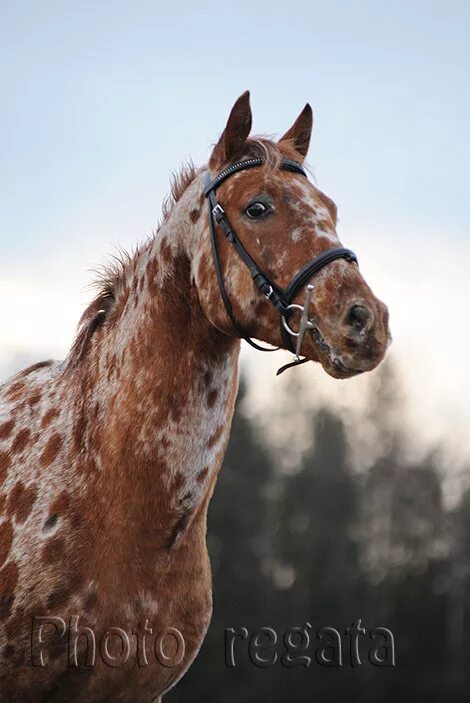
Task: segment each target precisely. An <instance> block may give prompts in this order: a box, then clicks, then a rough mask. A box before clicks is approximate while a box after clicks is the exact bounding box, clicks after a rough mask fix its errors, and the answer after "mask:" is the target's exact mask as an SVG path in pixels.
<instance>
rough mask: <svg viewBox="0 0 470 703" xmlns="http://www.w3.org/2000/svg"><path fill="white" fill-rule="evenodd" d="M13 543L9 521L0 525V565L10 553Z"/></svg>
mask: <svg viewBox="0 0 470 703" xmlns="http://www.w3.org/2000/svg"><path fill="white" fill-rule="evenodd" d="M12 542H13V528H12V526H11V522H10V520H7V521H6V522H2V524H1V525H0V564H3V562H4V561H6V558H7V557H8V554H9V553H10V548H11V544H12Z"/></svg>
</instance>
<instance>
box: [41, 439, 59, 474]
mask: <svg viewBox="0 0 470 703" xmlns="http://www.w3.org/2000/svg"><path fill="white" fill-rule="evenodd" d="M62 444H63V439H62V437H61V436H60V434H59V433H58V432H55V433H54V434H53V435H52V436H51V437H49V439H48V440H47V444H46V446H45V447H44V449H43V451H42V453H41V457H40V461H41V464H42V465H43V466H49V464H51V463H52V462H53V461H54V459H55V458H56V457H57V454H58V453H59V451H60V448H61V447H62Z"/></svg>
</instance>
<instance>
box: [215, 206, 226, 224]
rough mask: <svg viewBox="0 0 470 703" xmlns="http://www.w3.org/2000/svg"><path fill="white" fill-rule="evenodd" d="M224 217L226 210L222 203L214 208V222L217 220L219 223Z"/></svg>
mask: <svg viewBox="0 0 470 703" xmlns="http://www.w3.org/2000/svg"><path fill="white" fill-rule="evenodd" d="M224 215H225V210H224V208H223V207H222V205H221V204H220V203H217V205H215V206H214V207H213V208H212V216H213V218H214V220H215V221H216V222H217V223H219V222H220V220H221V219H222V218H223V216H224Z"/></svg>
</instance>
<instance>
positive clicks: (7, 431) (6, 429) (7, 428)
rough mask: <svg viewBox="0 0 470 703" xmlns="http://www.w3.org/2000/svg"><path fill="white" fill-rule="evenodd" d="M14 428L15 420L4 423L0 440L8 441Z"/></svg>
mask: <svg viewBox="0 0 470 703" xmlns="http://www.w3.org/2000/svg"><path fill="white" fill-rule="evenodd" d="M14 426H15V421H14V420H7V421H6V422H2V424H1V425H0V439H6V438H7V437H9V436H10V435H11V432H12V430H13V428H14Z"/></svg>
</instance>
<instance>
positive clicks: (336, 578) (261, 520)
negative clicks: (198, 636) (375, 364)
mask: <svg viewBox="0 0 470 703" xmlns="http://www.w3.org/2000/svg"><path fill="white" fill-rule="evenodd" d="M377 378H378V379H379V382H378V384H377V387H376V389H375V393H374V397H373V399H371V404H370V411H369V420H368V421H369V423H370V424H371V427H373V430H374V433H375V448H376V452H375V458H374V460H373V461H372V462H371V465H370V466H369V467H368V468H367V469H364V470H361V471H358V470H357V468H356V467H355V466H354V462H353V460H352V457H351V451H350V445H349V442H348V422H347V419H345V417H344V414H342V415H341V414H339V413H335V412H333V411H332V410H331V409H328V408H320V409H319V410H318V409H317V410H315V411H313V410H310V411H308V414H307V416H306V410H305V407H304V406H303V405H302V403H301V402H295V400H296V399H297V398H298V395H301V390H302V389H301V388H300V387H298V388H294V389H293V390H292V392H291V393H290V395H289V399H286V403H285V412H286V418H285V421H286V423H290V424H291V426H293V427H295V426H296V425H297V424H298V425H299V426H302V427H305V428H306V430H305V431H304V434H306V436H305V437H304V438H303V439H304V441H303V447H304V448H303V449H302V452H301V453H300V454H299V461H298V462H297V464H296V465H295V466H294V467H293V468H292V467H291V469H290V470H285V468H284V469H283V467H282V462H281V461H278V460H277V459H276V456H273V454H272V452H270V450H269V442H267V441H266V438H265V437H264V436H263V432H261V431H260V428H259V426H258V425H257V424H256V422H254V421H253V420H251V421H250V420H249V419H248V417H247V415H246V414H245V413H244V412H243V410H242V408H243V400H244V387H243V383H242V385H241V391H240V394H239V401H238V410H237V412H236V415H235V419H234V424H233V429H232V434H231V439H230V443H229V447H228V450H227V454H226V457H225V461H224V466H223V468H222V471H221V473H220V476H219V480H218V484H217V487H216V490H215V493H214V497H213V499H212V503H211V506H210V510H209V520H208V545H209V552H210V556H211V562H212V570H213V581H214V614H213V620H212V624H211V627H210V629H209V632H208V634H207V637H206V640H205V642H204V644H203V646H202V649H201V652H200V653H199V656H198V658H197V659H196V661H195V663H194V664H193V666H192V667H191V669H190V671H189V672H188V674H187V675H186V676H185V677H184V678H183V680H182V681H181V682H180V683H179V684H178V685H177V686H176V687H175V689H174V690H173V691H171V692H170V693H169V694H168V695H167V696H165V701H166V702H167V703H180V702H181V703H183V702H184V703H187V702H188V701H191V703H198V702H201V703H220V702H221V701H224V703H232V702H233V703H240V701H243V702H245V701H246V702H247V703H251V702H253V703H254V702H257V703H258V702H259V701H273V702H277V701H292V702H293V703H296V702H299V703H300V702H302V703H304V701H316V700H318V701H323V700H328V701H333V702H336V701H338V702H339V701H346V700H348V701H355V700H360V701H364V702H365V703H367V702H368V701H371V702H372V701H374V702H375V701H377V700H380V701H383V702H385V703H387V702H390V703H392V702H393V703H396V701H397V700H404V701H408V700H410V701H413V703H420V701H426V703H429V702H430V701H439V702H440V701H450V702H454V701H468V699H469V691H470V666H469V664H470V646H469V644H468V643H470V569H469V559H468V556H469V553H470V552H469V550H470V491H463V493H462V495H461V497H460V500H459V502H458V504H457V505H456V506H453V507H452V508H446V506H445V503H444V500H443V472H442V471H441V470H440V467H439V460H438V454H437V453H434V455H431V456H430V457H428V458H426V459H425V460H421V461H419V462H418V463H416V461H415V462H413V463H412V462H410V460H407V459H406V451H405V450H404V443H405V439H404V436H403V434H402V433H401V432H400V430H399V429H394V427H396V426H399V423H396V422H395V423H393V422H390V419H391V418H392V419H393V418H395V420H396V419H397V418H400V416H401V413H402V407H401V404H402V399H401V396H400V393H399V390H398V388H397V384H396V383H395V380H394V375H393V373H392V372H391V371H390V369H388V370H387V368H386V367H385V370H383V371H379V373H378V376H377ZM293 400H294V402H292V401H293ZM279 402H280V401H279ZM296 413H297V416H296ZM302 423H303V424H302ZM350 434H351V435H352V437H354V429H353V430H352V431H351V432H350ZM359 619H360V620H361V623H360V625H361V626H363V627H364V628H365V630H366V633H365V634H364V635H363V636H361V638H360V644H359V653H360V658H361V664H360V665H356V666H352V665H351V656H352V652H351V651H350V650H351V641H352V640H351V638H349V637H347V636H346V634H345V630H346V628H350V627H351V625H352V623H357V621H358V620H359ZM307 623H308V625H307ZM293 627H298V628H300V630H301V632H297V634H292V633H291V635H289V634H288V633H289V630H290V628H293ZM307 627H308V632H309V646H308V648H305V647H304V648H303V649H302V652H301V653H302V654H306V655H309V657H310V658H311V663H310V665H309V666H306V665H305V660H302V659H297V660H296V661H295V663H294V665H291V666H289V665H285V660H284V663H283V661H282V660H281V658H282V655H283V654H284V655H285V652H286V647H285V646H284V643H283V642H284V639H285V637H291V639H290V642H291V643H294V645H295V644H298V645H299V647H300V645H301V644H302V646H303V645H305V643H306V640H305V632H306V628H307ZM325 627H330V628H335V630H336V631H337V632H338V633H339V634H340V635H341V648H342V658H343V660H342V666H337V665H332V666H326V665H324V664H321V663H319V661H318V660H317V659H316V655H315V652H316V650H318V648H319V647H320V646H321V644H322V640H321V639H319V638H318V637H317V631H318V630H321V628H325ZM375 627H385V628H388V630H389V631H390V632H391V633H392V634H393V637H394V645H395V648H394V651H395V665H394V666H377V665H373V664H372V663H371V662H370V661H369V658H368V652H369V650H370V649H371V647H372V646H373V645H374V643H375V642H376V640H375V639H374V640H373V639H372V638H371V636H370V635H369V632H370V631H371V630H372V629H373V628H375ZM228 628H232V632H235V633H236V634H237V635H238V636H237V637H236V638H235V639H234V640H233V653H234V661H235V666H227V663H226V649H227V641H228V640H227V634H226V630H227V629H228ZM242 628H246V630H245V631H243V629H242ZM262 628H270V630H271V631H272V630H274V632H275V633H276V635H277V643H276V644H275V645H273V640H272V633H271V635H270V633H266V631H265V630H263V629H262ZM302 632H303V633H304V634H303V635H302ZM244 634H245V635H246V637H244V636H243V635H244ZM270 637H271V639H270ZM296 638H297V639H296ZM302 638H303V639H302ZM250 641H251V642H252V643H253V641H254V642H255V645H256V644H260V645H264V646H260V656H261V660H262V661H266V662H269V663H268V665H261V666H260V665H259V664H258V665H257V664H256V663H255V662H253V661H252V657H251V659H250ZM255 649H256V646H255ZM299 651H300V650H299ZM275 652H277V657H276V662H275V663H272V661H273V657H274V653H275ZM331 652H333V650H331ZM333 653H334V652H333ZM294 659H295V657H294ZM333 660H334V657H333ZM335 663H336V664H337V663H338V662H337V661H336V662H335V661H333V664H335ZM388 663H389V664H390V661H388ZM295 664H296V665H295ZM356 664H357V663H356Z"/></svg>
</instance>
